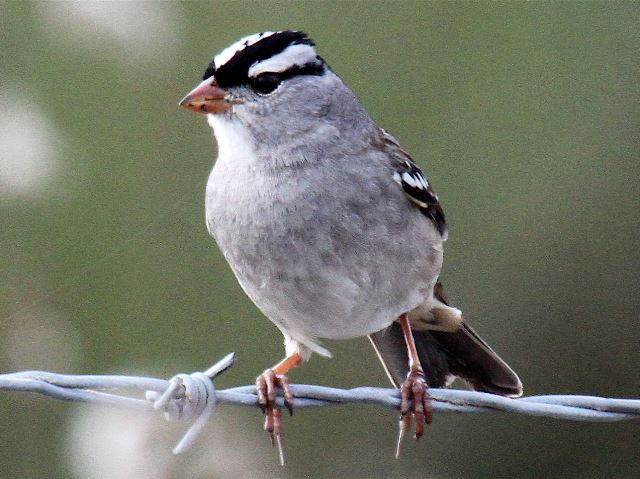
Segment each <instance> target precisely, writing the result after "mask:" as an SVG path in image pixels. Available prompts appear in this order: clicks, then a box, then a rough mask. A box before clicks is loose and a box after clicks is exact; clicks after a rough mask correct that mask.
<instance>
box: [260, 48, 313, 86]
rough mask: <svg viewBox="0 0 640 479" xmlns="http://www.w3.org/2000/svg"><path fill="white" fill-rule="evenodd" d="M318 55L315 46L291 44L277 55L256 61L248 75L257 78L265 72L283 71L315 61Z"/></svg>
mask: <svg viewBox="0 0 640 479" xmlns="http://www.w3.org/2000/svg"><path fill="white" fill-rule="evenodd" d="M317 56H318V55H317V53H316V50H315V48H313V47H312V46H311V45H307V44H294V45H289V46H288V47H287V48H285V49H284V50H283V51H282V52H280V53H278V54H277V55H274V56H272V57H271V58H267V59H266V60H262V61H259V62H256V63H254V64H253V65H252V66H251V68H249V72H248V76H249V77H254V78H255V77H257V76H258V75H259V74H260V73H264V72H274V73H279V72H283V71H285V70H288V69H289V68H291V67H293V66H303V65H306V64H307V63H310V62H314V61H316V58H317Z"/></svg>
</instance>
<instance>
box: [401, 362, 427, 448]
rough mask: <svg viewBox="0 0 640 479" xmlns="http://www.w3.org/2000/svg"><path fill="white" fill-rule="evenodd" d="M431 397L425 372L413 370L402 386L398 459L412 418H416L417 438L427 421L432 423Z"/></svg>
mask: <svg viewBox="0 0 640 479" xmlns="http://www.w3.org/2000/svg"><path fill="white" fill-rule="evenodd" d="M430 398H431V396H430V395H429V388H428V386H427V382H426V381H425V379H424V373H423V372H422V371H421V370H414V371H411V372H410V373H409V375H408V376H407V379H406V381H405V382H404V383H402V386H400V425H399V426H400V431H399V434H398V443H397V446H396V459H397V458H398V457H399V456H400V446H401V444H402V438H403V437H404V434H405V432H406V431H407V430H408V429H409V427H410V426H411V418H412V417H413V418H415V427H416V429H415V436H414V437H415V438H416V440H417V439H420V438H421V437H422V435H423V434H424V425H425V423H426V424H431V422H432V421H433V413H432V410H431V402H430Z"/></svg>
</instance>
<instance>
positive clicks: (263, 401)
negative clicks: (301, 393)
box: [256, 369, 293, 465]
mask: <svg viewBox="0 0 640 479" xmlns="http://www.w3.org/2000/svg"><path fill="white" fill-rule="evenodd" d="M276 388H280V389H282V394H283V396H284V406H285V407H286V408H287V410H288V411H289V415H293V393H292V392H291V388H290V387H289V379H288V378H287V377H286V376H285V375H284V374H276V372H275V371H274V370H273V369H267V370H265V371H264V372H263V373H262V374H261V375H260V376H258V377H257V379H256V391H257V394H258V404H259V405H260V408H261V409H262V412H263V413H264V430H265V431H267V432H268V433H269V435H270V436H271V445H272V446H277V447H278V456H279V459H280V464H281V465H284V453H283V451H282V439H281V434H282V412H281V411H280V408H279V407H278V406H277V404H276Z"/></svg>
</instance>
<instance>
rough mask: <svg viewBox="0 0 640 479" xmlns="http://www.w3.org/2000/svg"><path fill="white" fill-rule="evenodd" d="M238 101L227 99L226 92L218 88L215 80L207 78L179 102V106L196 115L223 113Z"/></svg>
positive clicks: (227, 94)
mask: <svg viewBox="0 0 640 479" xmlns="http://www.w3.org/2000/svg"><path fill="white" fill-rule="evenodd" d="M234 103H238V101H233V100H232V99H230V98H229V93H228V92H227V91H226V90H223V89H222V88H220V87H218V84H217V83H216V80H215V78H207V79H206V80H204V81H203V82H202V83H200V85H198V86H197V87H195V88H194V89H193V90H191V91H190V92H189V93H188V94H187V96H185V97H184V98H183V99H182V100H180V106H181V107H184V108H186V109H187V110H191V111H193V112H196V113H203V114H205V115H206V114H207V113H223V112H225V111H229V110H230V109H231V106H232V105H233V104H234Z"/></svg>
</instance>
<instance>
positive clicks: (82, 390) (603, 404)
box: [0, 353, 640, 454]
mask: <svg viewBox="0 0 640 479" xmlns="http://www.w3.org/2000/svg"><path fill="white" fill-rule="evenodd" d="M234 362H235V354H234V353H230V354H228V355H226V356H225V357H224V358H222V359H221V360H220V361H218V362H216V363H215V364H214V365H213V366H211V368H209V369H208V370H207V371H204V372H195V373H191V374H178V375H176V376H174V377H173V378H171V379H170V380H168V381H167V380H165V379H158V378H150V377H143V376H114V375H70V374H57V373H52V372H47V371H23V372H16V373H8V374H0V390H6V391H23V392H35V393H39V394H42V395H45V396H49V397H52V398H55V399H61V400H64V401H81V402H89V403H96V404H104V405H110V406H117V407H129V408H138V409H146V410H156V411H162V412H163V413H164V416H165V418H166V419H168V420H174V419H180V420H183V421H188V422H190V423H191V425H190V427H189V429H188V430H187V432H186V433H185V435H184V436H183V438H182V439H181V440H180V442H179V443H178V445H177V446H176V447H175V448H174V450H173V452H174V453H175V454H179V453H181V452H184V451H185V450H187V449H188V448H189V447H190V446H191V445H192V444H193V442H194V441H195V440H196V438H197V436H198V435H199V434H200V432H202V430H203V429H204V427H205V425H206V423H207V421H208V420H209V419H210V418H211V416H212V415H213V413H214V410H215V407H216V406H217V405H218V404H235V405H240V406H252V407H256V406H257V405H258V403H257V396H256V389H255V386H239V387H233V388H228V389H222V390H216V389H215V386H214V379H215V377H216V376H217V375H218V374H220V373H222V372H223V371H225V370H227V369H228V368H230V367H231V366H232V365H233V363H234ZM291 390H292V391H293V394H294V396H295V407H296V408H305V407H320V406H329V405H338V404H347V403H366V404H375V405H378V406H383V407H387V408H391V409H398V408H399V406H400V397H399V393H398V390H397V389H389V388H378V387H368V386H364V387H356V388H352V389H337V388H332V387H327V386H317V385H310V384H292V385H291ZM107 391H108V392H107ZM429 392H430V394H431V398H432V407H433V412H434V413H459V414H462V413H484V412H510V413H517V414H525V415H529V416H542V417H549V418H555V419H565V420H573V421H593V422H614V421H626V420H633V419H640V399H617V398H605V397H597V396H585V395H572V394H564V395H541V396H527V397H522V398H518V399H511V398H506V397H502V396H496V395H494V394H489V393H482V392H478V391H466V390H458V389H430V390H429ZM136 393H137V394H138V395H140V394H142V395H144V397H145V399H140V398H137V397H133V395H134V394H136ZM277 403H278V404H279V405H280V406H283V405H284V404H283V398H282V397H278V399H277Z"/></svg>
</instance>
